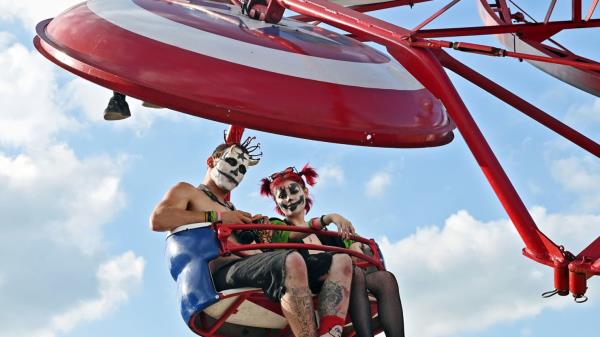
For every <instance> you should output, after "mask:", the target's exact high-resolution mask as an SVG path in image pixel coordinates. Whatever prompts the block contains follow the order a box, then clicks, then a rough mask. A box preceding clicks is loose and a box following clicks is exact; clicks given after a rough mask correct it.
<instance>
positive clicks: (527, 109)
mask: <svg viewBox="0 0 600 337" xmlns="http://www.w3.org/2000/svg"><path fill="white" fill-rule="evenodd" d="M434 53H435V54H436V55H437V57H438V59H439V60H440V61H441V62H442V64H443V65H444V67H446V68H448V69H450V70H452V71H453V72H455V73H456V74H458V75H460V76H462V77H463V78H465V79H466V80H468V81H470V82H472V83H473V84H475V85H477V86H479V87H480V88H482V89H484V90H485V91H487V92H489V93H490V94H492V95H494V96H496V97H497V98H499V99H501V100H502V101H504V102H506V103H507V104H509V105H510V106H512V107H513V108H515V109H517V110H519V111H521V112H522V113H524V114H526V115H527V116H529V117H531V118H533V119H534V120H536V121H537V122H539V123H541V124H542V125H544V126H546V127H547V128H549V129H550V130H552V131H554V132H556V133H558V134H559V135H561V136H563V137H564V138H566V139H568V140H570V141H571V142H573V143H574V144H576V145H578V146H579V147H581V148H583V149H585V150H586V151H588V152H590V153H591V154H593V155H595V156H596V157H598V158H600V145H599V144H598V143H596V142H595V141H593V140H591V139H589V138H588V137H586V136H584V135H582V134H581V133H579V132H577V131H576V130H574V129H572V128H571V127H569V126H568V125H566V124H564V123H562V122H561V121H559V120H557V119H556V118H554V117H552V116H550V115H548V114H547V113H545V112H544V111H542V110H540V109H538V108H537V107H535V106H533V105H532V104H530V103H529V102H527V101H525V100H524V99H522V98H520V97H519V96H517V95H515V94H513V93H512V92H510V91H508V90H506V89H504V88H503V87H502V86H500V85H498V84H496V83H495V82H493V81H491V80H489V79H488V78H486V77H485V76H483V75H481V74H480V73H478V72H476V71H475V70H473V69H471V68H469V67H468V66H466V65H465V64H463V63H461V62H460V61H458V60H457V59H455V58H453V57H452V56H450V55H448V53H446V52H444V51H442V50H438V51H434Z"/></svg>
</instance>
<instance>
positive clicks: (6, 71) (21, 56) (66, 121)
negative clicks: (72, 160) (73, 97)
mask: <svg viewBox="0 0 600 337" xmlns="http://www.w3.org/2000/svg"><path fill="white" fill-rule="evenodd" d="M0 69H2V71H1V72H0V102H2V114H0V145H11V146H24V145H30V144H37V145H40V144H41V145H43V144H45V143H47V142H48V141H49V139H50V138H51V137H52V135H54V134H56V133H57V132H59V131H61V130H65V129H69V128H70V129H74V128H76V127H77V123H76V122H75V120H73V119H72V118H70V117H67V116H66V115H65V114H63V113H61V109H60V107H59V103H57V102H58V101H59V99H58V97H57V96H58V94H57V86H56V79H55V74H54V71H53V65H52V64H51V63H50V62H48V61H46V60H44V59H43V57H41V56H40V55H39V54H37V53H36V52H30V51H29V50H27V48H25V46H23V45H22V44H12V45H10V46H8V47H7V48H6V49H3V50H0Z"/></svg>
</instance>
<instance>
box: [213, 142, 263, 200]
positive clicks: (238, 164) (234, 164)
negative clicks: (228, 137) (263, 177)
mask: <svg viewBox="0 0 600 337" xmlns="http://www.w3.org/2000/svg"><path fill="white" fill-rule="evenodd" d="M252 165H256V162H254V161H252V160H251V159H250V157H249V156H248V154H247V153H245V152H244V151H243V150H242V149H240V148H239V147H238V146H236V145H232V146H231V147H230V148H228V149H227V150H225V152H223V154H222V155H221V157H220V158H215V161H214V166H213V167H212V169H211V170H210V178H211V179H212V180H213V181H214V182H215V184H216V185H217V186H218V187H219V188H220V189H222V190H224V191H228V192H229V191H231V190H233V189H234V188H235V187H236V186H237V185H238V184H239V183H240V182H241V181H242V179H243V178H244V175H245V174H246V169H247V168H248V166H252Z"/></svg>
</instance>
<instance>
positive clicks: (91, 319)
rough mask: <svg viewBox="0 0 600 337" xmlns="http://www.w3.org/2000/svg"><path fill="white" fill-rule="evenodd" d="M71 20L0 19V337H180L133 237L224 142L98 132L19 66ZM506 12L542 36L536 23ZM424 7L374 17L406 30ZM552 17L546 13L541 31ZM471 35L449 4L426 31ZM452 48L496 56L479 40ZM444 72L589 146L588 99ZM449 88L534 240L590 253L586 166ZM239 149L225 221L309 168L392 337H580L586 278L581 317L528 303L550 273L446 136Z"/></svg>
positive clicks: (590, 314) (593, 127)
mask: <svg viewBox="0 0 600 337" xmlns="http://www.w3.org/2000/svg"><path fill="white" fill-rule="evenodd" d="M521 2H523V1H521ZM75 3H77V1H71V0H56V1H19V2H15V1H8V0H0V107H1V109H0V215H1V216H0V224H1V229H2V234H0V266H2V267H1V268H0V337H24V336H35V337H59V336H60V337H100V336H102V337H104V336H111V335H112V336H130V337H135V336H144V337H163V336H182V337H183V336H194V334H193V333H192V332H190V331H189V330H188V328H187V327H186V326H185V324H184V323H183V321H182V320H181V317H180V313H179V311H178V305H177V299H176V296H175V283H174V282H173V280H172V279H171V278H170V275H169V273H168V270H167V265H166V261H165V258H164V235H163V234H161V233H154V232H151V231H150V230H149V228H148V216H149V214H150V213H151V211H152V209H153V208H154V206H155V204H156V203H157V202H158V201H159V200H160V199H161V198H162V196H163V194H164V193H165V192H166V191H167V190H168V189H169V188H170V187H171V186H173V185H174V184H176V183H177V182H179V181H187V182H190V183H192V184H197V183H200V182H201V180H202V177H203V175H204V171H205V159H206V157H207V155H208V154H209V153H210V151H211V150H212V148H214V146H216V145H217V144H218V143H219V142H220V141H221V140H222V135H223V130H225V129H226V128H227V125H224V124H220V123H216V122H212V121H209V120H204V119H200V118H197V117H191V116H188V115H185V114H181V113H178V112H175V111H170V110H166V109H165V110H154V109H147V108H143V107H142V106H141V102H139V101H137V100H134V99H129V103H130V106H131V108H132V114H133V117H132V118H130V119H128V120H125V121H121V122H116V123H108V122H105V121H104V120H103V119H102V110H103V109H104V107H105V105H106V103H107V101H108V98H109V97H110V95H111V93H110V91H109V90H107V89H104V88H101V87H99V86H96V85H94V84H91V83H89V82H86V81H85V80H82V79H79V78H77V77H75V76H73V75H72V74H69V73H67V72H65V71H64V70H62V69H60V68H59V67H57V66H55V65H54V64H52V63H51V62H49V61H48V60H46V59H44V58H43V57H42V56H41V55H39V54H38V53H37V52H36V51H35V50H34V48H33V46H32V42H31V41H32V37H33V35H34V34H35V32H34V28H35V24H36V23H37V22H39V21H41V20H43V19H46V18H50V17H53V16H55V15H56V14H58V13H60V12H61V11H62V10H64V9H66V8H68V7H69V6H71V5H73V4H75ZM524 3H526V5H529V7H527V6H525V8H526V9H528V10H531V11H532V12H533V13H537V17H540V16H541V17H543V16H544V12H545V8H541V6H540V8H538V7H535V6H534V4H532V2H524ZM540 3H541V2H537V1H536V2H535V5H538V6H539V5H540ZM589 3H590V1H584V8H587V7H586V6H585V5H586V4H589ZM443 4H445V2H443ZM439 6H440V1H434V2H433V4H431V3H430V4H420V5H417V6H415V7H414V8H413V9H409V8H398V9H390V10H384V11H379V12H377V13H375V15H376V16H378V17H381V18H384V19H386V20H388V21H391V22H393V23H395V24H397V25H400V26H403V27H407V28H410V27H414V26H416V25H417V24H418V23H419V22H420V21H422V20H424V19H425V18H426V17H427V16H428V14H431V13H433V12H434V11H435V8H439ZM566 9H568V2H566V1H559V2H558V4H557V9H556V15H555V16H553V19H555V18H556V19H560V18H561V17H565V15H568V14H567V10H566ZM597 16H598V15H596V17H597ZM478 24H479V18H478V16H477V13H476V6H475V2H474V1H462V2H460V3H459V4H458V5H457V6H455V8H453V9H452V10H451V11H450V12H448V13H446V14H445V15H443V16H442V17H441V18H440V19H439V20H438V21H435V22H433V23H432V24H430V26H428V27H432V28H433V27H444V26H445V27H450V26H456V25H478ZM599 34H600V30H598V29H590V30H585V31H573V32H563V33H560V34H559V35H558V36H557V40H559V41H560V42H561V43H563V44H565V45H567V46H568V47H569V48H571V49H572V50H574V51H577V52H579V53H581V54H582V55H583V56H586V57H589V58H595V59H600V49H599V48H598V46H597V44H595V43H591V41H595V40H597V37H598V35H599ZM469 41H472V42H482V43H486V44H494V45H498V43H497V42H496V40H495V39H494V38H493V37H483V38H477V39H473V40H469ZM452 55H454V56H456V57H457V58H459V59H460V60H462V61H463V62H465V63H466V64H468V65H469V66H471V67H474V68H475V69H477V70H478V71H480V72H482V73H483V74H485V75H486V76H488V77H490V78H492V79H493V80H495V81H496V82H497V83H500V84H502V85H504V86H505V87H506V88H508V89H509V90H512V91H513V92H516V93H518V94H519V95H520V96H521V97H523V98H525V99H526V100H528V101H530V102H532V103H533V104H534V105H536V106H538V107H540V108H541V109H543V110H545V111H546V112H548V113H550V114H551V115H553V116H554V117H556V118H558V119H560V120H562V121H564V122H565V123H567V124H568V125H570V126H573V127H575V128H576V129H578V130H579V131H581V132H583V133H584V134H586V135H588V136H589V137H591V138H592V139H594V140H595V141H598V140H599V139H600V99H598V98H596V97H594V96H592V95H590V94H587V93H585V92H582V91H580V90H578V89H576V88H573V87H570V86H568V85H565V84H564V83H561V82H560V81H558V80H555V79H554V78H552V77H550V76H548V75H546V74H544V73H542V72H540V71H538V70H536V69H535V68H533V67H532V66H531V65H529V64H527V63H525V62H519V61H518V60H514V59H492V58H489V57H485V56H480V55H464V54H460V53H457V52H452ZM450 77H451V78H452V79H453V81H454V84H455V86H456V88H457V89H458V91H459V92H460V94H461V95H462V98H463V100H464V101H465V103H466V105H467V106H468V108H469V110H470V111H471V113H472V114H473V117H474V118H475V120H476V121H477V123H478V125H479V127H480V128H481V130H482V131H483V133H484V135H485V136H486V138H487V140H488V142H489V143H490V145H491V146H492V148H493V150H494V151H495V154H496V155H497V157H498V158H499V160H500V162H501V163H502V165H503V167H504V169H505V170H506V172H507V174H508V175H509V177H510V178H511V180H512V182H513V184H514V185H515V187H516V189H517V190H518V191H519V193H520V195H521V198H522V199H523V201H524V202H525V205H526V206H527V208H528V209H529V211H530V213H531V214H532V216H533V218H534V219H535V220H536V223H537V224H538V226H539V227H540V229H541V230H542V231H543V232H545V233H546V234H548V236H549V237H550V238H551V239H552V240H554V241H555V242H557V243H558V244H561V245H564V246H565V247H566V248H567V249H568V250H570V251H572V252H573V253H578V252H579V251H581V250H582V249H583V248H584V247H586V246H587V244H589V243H590V242H591V241H592V240H593V239H595V238H596V237H597V236H598V234H599V233H600V162H599V161H598V159H597V158H594V157H593V156H592V155H590V154H587V153H586V152H585V151H583V150H581V149H579V148H578V147H576V146H574V145H573V144H571V143H569V142H568V141H565V140H564V139H562V138H560V137H559V136H557V135H556V134H554V133H552V132H551V131H549V130H547V129H545V128H544V127H542V126H540V125H538V124H537V123H535V122H533V121H532V120H530V119H528V118H527V117H525V116H524V115H522V114H520V113H519V112H518V111H516V110H514V109H512V108H511V107H509V106H507V105H505V104H504V103H502V102H501V101H499V100H497V99H495V98H493V97H491V96H490V95H488V94H486V93H484V92H483V91H482V90H480V89H478V88H477V87H475V86H473V85H471V84H469V83H467V82H465V81H464V80H462V79H461V78H459V77H457V76H455V75H454V74H452V73H450ZM246 135H255V136H257V138H258V139H259V140H260V142H261V144H262V147H263V152H264V157H263V159H262V161H261V163H260V165H258V166H256V167H254V168H252V169H251V170H249V171H248V174H247V175H246V178H245V181H244V182H243V183H242V184H241V185H240V187H239V188H238V189H236V190H235V192H234V194H233V197H232V200H233V202H234V203H235V204H236V205H237V206H238V208H240V209H244V210H248V211H250V212H253V213H262V214H274V211H273V204H272V201H270V200H268V199H265V198H262V197H260V196H259V194H258V189H259V180H260V178H262V177H264V176H266V175H268V174H270V173H272V172H274V171H277V170H280V169H283V168H285V167H287V166H290V165H293V166H296V167H299V166H302V165H303V164H305V163H307V162H308V163H310V164H311V165H312V166H314V167H316V169H317V171H318V172H319V173H320V181H319V183H318V184H317V185H316V186H315V187H314V189H312V191H311V193H312V195H313V198H314V202H315V205H314V207H313V210H312V211H311V214H317V215H318V214H323V213H330V212H337V213H340V214H342V215H344V216H345V217H347V218H348V219H350V220H351V221H352V222H353V224H354V225H355V227H356V228H357V230H358V232H359V233H360V234H361V235H362V236H364V237H370V238H375V239H376V240H377V241H378V242H379V243H380V245H381V248H382V250H383V253H384V255H385V257H386V262H387V267H388V269H389V270H391V271H392V272H393V273H394V274H395V275H396V277H397V279H398V283H399V286H400V293H401V297H402V301H403V306H404V310H405V321H406V330H407V336H411V337H416V336H419V337H442V336H450V337H453V336H480V337H495V336H524V337H528V336H544V337H559V336H564V335H567V334H569V335H572V336H577V337H592V336H597V325H596V323H595V322H596V320H597V317H598V312H599V309H600V305H599V302H600V281H599V280H598V278H592V279H590V280H589V283H588V287H589V290H588V297H589V301H588V302H587V303H585V304H575V303H574V302H573V300H572V298H570V297H553V298H550V299H542V298H541V297H540V294H541V293H542V292H544V291H547V290H551V289H552V288H553V284H552V271H551V270H550V269H549V268H547V267H544V266H541V265H538V264H536V263H534V262H533V261H531V260H529V259H527V258H525V257H524V256H522V255H521V249H522V248H523V243H522V241H521V240H520V238H519V237H518V235H517V233H516V231H515V230H514V227H513V226H512V224H511V222H510V221H509V220H508V218H507V215H506V213H505V211H504V210H503V208H502V207H501V205H500V203H499V201H498V199H497V198H496V197H495V195H494V193H493V191H492V189H491V187H490V186H489V184H488V183H487V182H486V180H485V178H484V176H483V174H482V172H481V170H480V169H479V167H478V166H477V164H476V162H475V160H474V158H473V156H472V155H471V154H470V152H469V150H468V148H467V146H466V145H465V142H464V141H463V139H462V137H461V136H460V134H459V133H458V132H456V133H455V135H456V138H455V139H454V141H453V142H452V143H450V144H448V145H446V146H443V147H439V148H429V149H377V148H363V147H357V146H347V145H339V144H328V143H323V142H316V141H309V140H302V139H297V138H291V137H284V136H278V135H271V134H267V133H263V132H258V131H254V130H246Z"/></svg>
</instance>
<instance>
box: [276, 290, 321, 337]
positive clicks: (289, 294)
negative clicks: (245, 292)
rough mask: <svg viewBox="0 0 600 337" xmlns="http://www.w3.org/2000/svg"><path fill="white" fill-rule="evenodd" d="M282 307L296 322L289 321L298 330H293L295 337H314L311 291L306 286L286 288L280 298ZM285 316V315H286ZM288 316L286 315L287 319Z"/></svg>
mask: <svg viewBox="0 0 600 337" xmlns="http://www.w3.org/2000/svg"><path fill="white" fill-rule="evenodd" d="M281 301H282V303H281V304H282V307H283V308H284V310H285V309H287V311H289V312H290V314H292V315H293V317H294V319H295V320H296V322H294V323H297V324H292V322H290V327H293V326H294V325H295V326H296V327H297V330H299V331H293V333H294V335H295V336H296V337H315V336H316V331H317V328H316V324H315V320H314V312H313V305H312V293H311V292H310V289H308V288H287V290H286V293H285V295H283V297H282V298H281ZM286 317H287V316H286ZM289 319H290V317H288V320H289Z"/></svg>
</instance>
